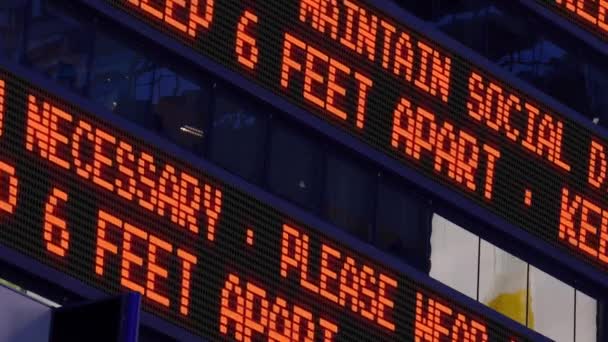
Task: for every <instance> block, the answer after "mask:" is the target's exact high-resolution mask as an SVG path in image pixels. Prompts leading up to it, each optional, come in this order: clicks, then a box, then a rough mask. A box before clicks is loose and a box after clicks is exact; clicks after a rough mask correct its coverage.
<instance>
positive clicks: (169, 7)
mask: <svg viewBox="0 0 608 342" xmlns="http://www.w3.org/2000/svg"><path fill="white" fill-rule="evenodd" d="M214 1H215V0H161V1H158V0H128V2H129V3H130V4H132V5H133V6H136V8H137V10H138V11H139V12H141V13H143V14H145V15H147V16H151V17H152V18H154V19H156V20H158V21H161V22H163V23H165V25H168V26H170V27H173V28H175V29H177V30H179V31H181V32H183V33H186V34H188V35H189V36H191V37H192V38H195V37H196V36H197V35H198V33H199V32H200V31H206V30H208V29H209V28H210V27H211V23H212V22H213V10H214Z"/></svg>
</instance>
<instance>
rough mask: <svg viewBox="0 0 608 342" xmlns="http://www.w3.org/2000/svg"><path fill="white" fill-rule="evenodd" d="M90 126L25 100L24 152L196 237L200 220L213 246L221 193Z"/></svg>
mask: <svg viewBox="0 0 608 342" xmlns="http://www.w3.org/2000/svg"><path fill="white" fill-rule="evenodd" d="M136 147H137V146H135V145H133V144H131V143H129V142H127V141H124V140H122V139H120V138H119V137H117V136H116V135H114V134H111V133H110V132H108V131H105V130H104V129H101V128H99V127H95V126H94V125H93V123H92V122H87V121H85V120H80V119H79V120H75V119H74V117H73V115H72V114H70V113H68V112H66V111H64V110H62V109H60V108H59V107H57V106H54V105H52V104H51V103H49V102H47V101H41V102H39V101H38V99H37V98H36V97H34V96H33V95H30V96H29V100H28V106H27V128H26V150H27V151H31V152H33V153H35V154H37V155H39V156H40V157H42V158H43V159H47V160H49V161H50V162H51V163H53V164H55V165H57V166H59V167H61V168H63V169H66V170H71V171H72V172H73V173H75V174H76V175H78V176H79V177H81V178H82V179H84V180H87V181H88V182H89V183H90V184H93V185H94V186H96V187H99V188H102V189H104V190H106V191H109V192H112V193H114V194H116V195H118V196H119V197H121V198H122V199H124V200H127V201H133V202H135V203H137V204H138V205H139V206H140V207H142V208H144V209H145V210H148V211H150V212H153V213H155V214H157V215H158V216H160V217H167V218H168V219H170V220H171V222H173V223H175V224H177V225H179V226H180V227H184V228H187V229H189V230H190V231H191V232H193V233H198V232H199V226H200V223H199V217H200V216H203V215H204V216H205V217H206V223H207V227H206V228H207V238H208V239H209V240H211V241H213V239H214V236H215V229H216V226H217V222H218V219H219V215H220V213H221V209H222V192H221V191H220V190H219V189H216V188H215V187H213V186H211V185H209V184H202V183H201V182H199V180H198V179H197V178H195V177H194V176H192V175H190V174H189V173H187V172H184V171H182V170H180V169H179V168H177V167H176V166H174V165H171V164H169V163H165V164H164V165H162V164H161V163H160V160H158V159H155V158H154V156H153V155H151V154H149V153H146V152H145V151H137V150H136Z"/></svg>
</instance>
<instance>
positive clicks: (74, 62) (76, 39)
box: [25, 1, 92, 90]
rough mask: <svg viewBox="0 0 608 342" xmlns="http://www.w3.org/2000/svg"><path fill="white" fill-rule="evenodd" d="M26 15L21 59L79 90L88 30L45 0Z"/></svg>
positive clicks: (86, 54)
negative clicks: (24, 42) (23, 56)
mask: <svg viewBox="0 0 608 342" xmlns="http://www.w3.org/2000/svg"><path fill="white" fill-rule="evenodd" d="M40 5H41V8H40V10H39V11H38V10H36V11H34V10H33V11H32V12H31V13H30V14H31V17H30V18H29V20H30V22H29V30H28V35H27V37H28V39H27V42H26V51H25V62H26V63H27V64H28V65H29V66H31V67H33V68H34V69H36V70H38V71H40V72H42V73H43V74H44V75H46V76H47V77H49V78H51V79H53V80H55V81H57V82H59V83H61V84H63V85H65V86H68V87H70V88H74V89H78V90H80V89H82V88H83V86H84V84H85V82H86V77H87V72H86V66H87V61H88V57H89V53H90V51H91V48H92V46H91V30H90V27H88V26H87V25H86V24H85V23H82V22H78V21H76V20H74V19H72V18H70V17H69V16H68V15H66V14H65V13H63V12H62V11H61V10H60V9H58V8H55V7H52V6H50V5H49V3H48V2H47V1H43V2H41V3H40Z"/></svg>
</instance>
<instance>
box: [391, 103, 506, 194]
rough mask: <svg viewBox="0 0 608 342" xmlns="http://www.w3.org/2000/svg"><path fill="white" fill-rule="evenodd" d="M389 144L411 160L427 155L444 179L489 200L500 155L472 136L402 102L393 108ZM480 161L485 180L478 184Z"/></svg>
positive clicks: (423, 110)
mask: <svg viewBox="0 0 608 342" xmlns="http://www.w3.org/2000/svg"><path fill="white" fill-rule="evenodd" d="M391 141H392V146H393V147H394V148H395V149H396V150H398V151H402V152H404V153H405V155H407V156H408V157H410V158H411V159H413V160H416V161H420V160H421V158H422V156H423V155H425V154H426V155H427V156H428V157H430V158H432V160H433V165H434V171H435V172H437V173H441V174H444V175H447V176H448V178H449V179H450V180H452V181H453V182H455V183H457V184H460V185H461V186H462V187H463V188H464V189H467V190H468V191H472V192H475V191H478V190H480V191H481V192H482V193H483V195H484V197H485V198H486V199H488V200H490V199H492V193H493V189H494V174H495V171H496V170H495V169H496V162H497V161H498V159H499V158H500V151H498V150H497V149H495V148H494V147H492V146H490V145H488V144H482V143H481V142H479V141H478V139H477V138H476V137H475V136H474V135H473V134H470V133H467V132H466V131H464V130H460V129H458V128H456V127H454V125H453V124H451V123H450V122H448V121H444V122H443V123H442V122H440V121H439V119H437V118H436V117H435V115H434V114H433V113H431V112H429V111H427V110H426V109H424V108H422V107H415V106H414V105H413V104H412V103H411V102H410V101H409V100H407V99H406V98H402V99H401V100H400V102H399V103H398V104H397V108H395V113H394V119H393V134H392V140H391ZM482 157H483V159H482ZM482 160H483V161H484V162H485V172H484V174H485V177H484V178H483V179H482V180H481V182H482V184H478V179H479V177H478V176H477V174H478V171H479V170H480V169H481V168H482V165H483V164H482V163H481V161H482ZM479 185H481V187H480V186H479ZM479 188H481V189H479Z"/></svg>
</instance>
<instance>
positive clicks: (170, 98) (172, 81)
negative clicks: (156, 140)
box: [152, 68, 211, 150]
mask: <svg viewBox="0 0 608 342" xmlns="http://www.w3.org/2000/svg"><path fill="white" fill-rule="evenodd" d="M152 93H153V98H152V107H153V111H154V113H155V114H156V115H157V116H158V120H159V129H160V131H161V132H160V133H161V134H162V135H163V136H165V137H167V138H169V140H171V141H173V142H174V143H176V144H178V145H180V146H182V147H185V148H187V149H189V150H194V149H196V148H197V147H199V146H201V145H202V143H203V138H204V135H205V132H204V127H205V118H206V117H208V113H209V103H210V98H211V94H210V90H209V87H208V86H207V84H205V83H202V82H201V81H194V80H191V79H188V78H185V77H183V75H181V74H179V73H177V72H174V71H173V70H171V69H168V68H159V69H156V70H155V72H154V84H153V89H152Z"/></svg>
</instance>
